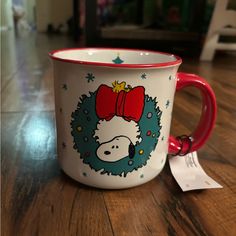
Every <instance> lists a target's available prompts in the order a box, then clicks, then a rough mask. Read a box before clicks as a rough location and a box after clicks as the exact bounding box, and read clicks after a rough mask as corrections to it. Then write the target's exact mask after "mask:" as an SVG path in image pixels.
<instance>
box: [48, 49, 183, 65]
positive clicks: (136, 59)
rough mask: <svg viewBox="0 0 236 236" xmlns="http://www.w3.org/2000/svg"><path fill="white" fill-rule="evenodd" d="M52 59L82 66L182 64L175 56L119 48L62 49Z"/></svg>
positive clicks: (53, 53)
mask: <svg viewBox="0 0 236 236" xmlns="http://www.w3.org/2000/svg"><path fill="white" fill-rule="evenodd" d="M50 56H51V58H52V59H55V60H60V61H66V62H72V63H73V62H74V63H81V64H96V65H107V66H118V67H127V66H128V67H135V66H144V67H145V66H148V67H150V66H171V65H178V64H180V63H181V58H179V57H178V56H175V55H173V54H168V53H162V52H155V51H148V50H134V49H119V48H117V49H116V48H77V49H62V50H57V51H53V52H51V53H50Z"/></svg>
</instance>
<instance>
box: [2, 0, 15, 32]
mask: <svg viewBox="0 0 236 236" xmlns="http://www.w3.org/2000/svg"><path fill="white" fill-rule="evenodd" d="M5 27H6V28H13V15H12V3H11V0H1V28H5Z"/></svg>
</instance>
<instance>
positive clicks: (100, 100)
mask: <svg viewBox="0 0 236 236" xmlns="http://www.w3.org/2000/svg"><path fill="white" fill-rule="evenodd" d="M144 96H145V94H144V87H141V86H138V87H135V88H133V89H131V90H130V91H129V92H126V91H124V90H122V91H120V92H118V93H116V92H113V90H112V88H111V87H108V86H107V85H101V86H100V87H99V88H98V90H97V95H96V113H97V116H98V117H99V118H100V119H105V120H107V121H109V120H111V119H112V118H113V117H114V116H121V117H123V118H124V119H125V120H128V121H130V120H134V121H136V122H138V121H139V120H140V118H141V116H142V113H143V107H144Z"/></svg>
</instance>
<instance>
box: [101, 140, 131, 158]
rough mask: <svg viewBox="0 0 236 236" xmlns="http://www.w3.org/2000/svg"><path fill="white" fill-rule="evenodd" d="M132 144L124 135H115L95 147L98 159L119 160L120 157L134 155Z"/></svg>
mask: <svg viewBox="0 0 236 236" xmlns="http://www.w3.org/2000/svg"><path fill="white" fill-rule="evenodd" d="M134 152H135V150H134V145H133V144H132V142H131V141H130V139H129V138H128V137H126V136H117V137H115V138H113V139H112V140H111V141H108V142H105V143H101V145H100V146H99V147H98V149H97V156H98V158H99V159H101V160H103V161H107V162H115V161H119V160H120V159H122V158H125V157H127V156H129V157H130V158H133V156H134V154H135V153H134Z"/></svg>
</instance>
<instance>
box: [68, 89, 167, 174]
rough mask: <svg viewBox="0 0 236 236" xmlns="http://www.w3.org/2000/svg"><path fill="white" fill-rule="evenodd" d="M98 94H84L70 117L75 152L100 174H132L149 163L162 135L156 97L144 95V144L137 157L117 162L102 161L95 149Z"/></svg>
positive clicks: (141, 126) (141, 122)
mask: <svg viewBox="0 0 236 236" xmlns="http://www.w3.org/2000/svg"><path fill="white" fill-rule="evenodd" d="M96 93H97V91H95V92H90V93H89V95H88V96H87V95H82V96H81V98H80V101H79V103H78V105H77V108H76V110H75V111H74V112H73V113H72V115H71V117H72V120H71V128H72V131H71V134H72V136H73V141H74V146H73V147H74V149H75V150H77V152H78V153H79V154H80V158H81V159H82V160H83V163H84V164H87V165H89V166H90V168H91V169H93V170H95V171H100V173H101V174H108V175H110V174H111V175H116V176H117V175H118V176H121V177H122V176H123V177H126V175H127V174H128V173H129V172H132V171H134V170H137V169H138V168H141V167H143V166H145V165H146V164H147V161H148V160H149V158H150V154H151V152H152V151H153V150H154V149H155V147H156V145H157V143H158V138H159V136H160V130H161V124H160V119H161V115H162V112H161V111H160V109H159V107H158V106H157V101H156V98H154V99H153V98H151V97H149V96H148V95H145V101H144V109H143V113H142V116H141V118H140V120H139V122H138V125H139V130H140V136H141V141H140V142H137V143H136V144H135V154H134V156H133V158H132V159H130V157H129V156H126V157H124V158H122V159H120V160H119V161H116V162H106V161H103V160H101V159H99V158H98V157H97V155H96V150H97V148H98V147H99V142H98V141H97V140H96V138H94V134H95V130H96V128H97V124H98V122H99V120H100V119H99V118H98V116H97V114H96Z"/></svg>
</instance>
